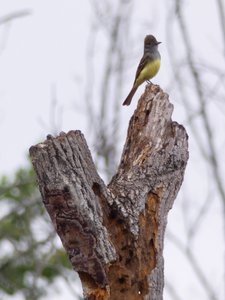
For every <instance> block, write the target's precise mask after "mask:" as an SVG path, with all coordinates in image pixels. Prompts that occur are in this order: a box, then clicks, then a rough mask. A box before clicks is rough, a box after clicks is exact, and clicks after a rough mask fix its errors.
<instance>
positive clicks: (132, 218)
mask: <svg viewBox="0 0 225 300" xmlns="http://www.w3.org/2000/svg"><path fill="white" fill-rule="evenodd" d="M172 111H173V106H172V104H170V103H169V100H168V95H167V94H165V93H164V92H163V91H162V90H161V89H160V88H159V87H158V86H155V85H148V86H147V87H146V91H145V93H144V94H143V95H142V97H141V99H140V100H139V103H138V107H137V109H136V110H135V112H134V115H133V116H132V118H131V120H130V124H129V128H128V134H127V139H126V143H125V146H124V149H123V153H122V158H121V162H120V164H119V167H118V171H117V173H116V174H115V176H114V177H113V178H112V180H111V182H110V183H109V185H108V186H106V185H105V184H104V182H103V181H102V179H101V178H100V177H99V175H98V173H97V171H96V168H95V166H94V163H93V160H92V157H91V153H90V151H89V149H88V146H87V143H86V141H85V138H84V136H83V135H82V133H81V132H80V131H70V132H68V133H67V134H65V133H61V134H60V135H59V136H58V137H56V138H53V137H51V136H49V137H48V138H47V140H46V141H45V142H44V143H40V144H38V145H36V146H33V147H31V149H30V155H31V158H32V163H33V166H34V169H35V171H36V173H37V178H38V184H39V188H40V191H41V194H42V198H43V202H44V205H45V207H46V209H47V211H48V213H49V215H50V217H51V220H52V222H53V224H54V227H55V230H56V231H57V233H58V235H59V236H60V238H61V240H62V243H63V246H64V248H65V250H66V252H67V254H68V256H69V259H70V261H71V264H72V265H73V267H74V269H75V270H76V271H77V272H78V273H79V276H80V278H81V282H82V285H83V291H84V296H85V299H89V300H90V299H98V300H99V299H111V300H113V299H116V300H120V299H121V300H123V299H128V300H136V299H151V300H160V299H162V298H163V296H162V294H163V285H164V278H163V240H164V232H165V227H166V223H167V214H168V212H169V210H170V209H171V207H172V205H173V202H174V199H175V198H176V195H177V192H178V190H179V188H180V186H181V183H182V181H183V176H184V171H185V167H186V163H187V160H188V137H187V134H186V132H185V129H184V128H183V127H182V126H181V125H179V124H177V123H176V122H172V121H171V114H172Z"/></svg>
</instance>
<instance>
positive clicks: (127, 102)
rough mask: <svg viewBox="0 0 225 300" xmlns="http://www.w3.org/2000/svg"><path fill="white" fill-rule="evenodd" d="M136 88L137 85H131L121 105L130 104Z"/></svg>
mask: <svg viewBox="0 0 225 300" xmlns="http://www.w3.org/2000/svg"><path fill="white" fill-rule="evenodd" d="M137 88H138V87H136V86H133V87H132V90H131V91H130V93H129V95H128V96H127V98H126V99H125V101H124V102H123V105H130V103H131V100H132V98H133V96H134V94H135V92H136V90H137Z"/></svg>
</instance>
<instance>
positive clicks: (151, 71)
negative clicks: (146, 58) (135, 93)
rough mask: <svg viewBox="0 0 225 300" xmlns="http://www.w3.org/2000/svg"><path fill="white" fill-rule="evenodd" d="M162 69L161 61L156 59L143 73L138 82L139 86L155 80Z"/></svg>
mask: <svg viewBox="0 0 225 300" xmlns="http://www.w3.org/2000/svg"><path fill="white" fill-rule="evenodd" d="M159 68H160V59H155V60H154V61H152V62H149V63H148V64H147V65H146V66H145V67H144V69H143V70H142V71H141V73H140V75H139V76H138V78H137V80H136V84H137V86H139V85H140V84H142V83H143V82H144V81H146V80H149V79H151V78H153V77H154V76H155V75H156V74H157V73H158V71H159Z"/></svg>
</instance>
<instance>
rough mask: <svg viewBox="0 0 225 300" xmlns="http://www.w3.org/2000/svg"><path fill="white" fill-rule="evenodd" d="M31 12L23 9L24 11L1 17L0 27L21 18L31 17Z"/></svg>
mask: <svg viewBox="0 0 225 300" xmlns="http://www.w3.org/2000/svg"><path fill="white" fill-rule="evenodd" d="M31 13H32V12H31V10H29V9H24V10H20V11H16V12H13V13H10V14H7V15H5V16H3V17H0V26H1V25H3V24H6V23H9V22H11V21H14V20H15V19H20V18H23V17H27V16H29V15H31Z"/></svg>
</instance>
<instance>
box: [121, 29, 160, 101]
mask: <svg viewBox="0 0 225 300" xmlns="http://www.w3.org/2000/svg"><path fill="white" fill-rule="evenodd" d="M160 43H161V42H157V40H156V38H155V37H154V36H153V35H146V37H145V41H144V54H143V57H142V59H141V61H140V63H139V66H138V68H137V72H136V76H135V80H134V84H133V87H132V89H131V91H130V93H129V95H128V96H127V98H126V100H125V101H124V102H123V105H130V103H131V100H132V98H133V96H134V93H135V92H136V90H137V88H138V87H139V85H141V84H142V83H143V82H144V81H146V80H150V79H151V78H153V77H154V76H155V75H156V74H157V73H158V71H159V68H160V59H161V57H160V53H159V51H158V45H159V44H160Z"/></svg>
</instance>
